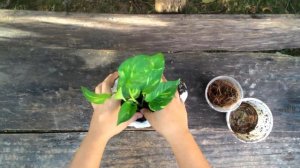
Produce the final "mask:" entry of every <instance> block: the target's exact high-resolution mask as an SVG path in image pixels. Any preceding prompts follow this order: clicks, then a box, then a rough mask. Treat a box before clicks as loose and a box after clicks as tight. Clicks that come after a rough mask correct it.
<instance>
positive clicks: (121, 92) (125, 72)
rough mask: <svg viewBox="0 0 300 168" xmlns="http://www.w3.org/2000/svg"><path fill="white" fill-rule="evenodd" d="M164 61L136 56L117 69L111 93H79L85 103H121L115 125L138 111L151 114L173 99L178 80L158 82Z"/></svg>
mask: <svg viewBox="0 0 300 168" xmlns="http://www.w3.org/2000/svg"><path fill="white" fill-rule="evenodd" d="M164 69H165V59H164V56H163V54H162V53H157V54H155V55H152V56H148V55H136V56H133V57H131V58H128V59H127V60H125V61H124V62H123V63H122V64H121V65H120V66H119V68H118V74H119V78H118V79H117V80H118V82H117V90H116V91H115V92H113V93H112V94H96V93H94V92H92V91H90V90H88V89H87V88H86V87H81V91H82V93H83V95H84V96H85V98H86V99H87V101H89V102H91V103H94V104H103V103H104V102H105V100H106V99H109V98H111V97H112V98H114V99H117V100H121V108H120V111H119V114H118V121H117V124H118V125H119V124H121V123H123V122H125V121H127V120H129V119H130V118H131V117H132V116H133V115H134V114H135V113H136V112H137V111H138V110H139V109H142V108H148V109H150V110H151V111H153V112H155V111H158V110H161V109H163V108H164V107H166V106H167V105H168V104H169V103H170V102H171V100H172V99H173V97H174V95H175V92H176V90H177V87H178V84H179V79H178V80H176V81H167V82H163V81H162V75H163V72H164Z"/></svg>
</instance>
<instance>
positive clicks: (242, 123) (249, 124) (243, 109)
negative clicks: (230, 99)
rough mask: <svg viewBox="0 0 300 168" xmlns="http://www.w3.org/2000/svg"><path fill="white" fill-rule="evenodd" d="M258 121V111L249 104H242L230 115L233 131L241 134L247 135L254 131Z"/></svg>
mask: <svg viewBox="0 0 300 168" xmlns="http://www.w3.org/2000/svg"><path fill="white" fill-rule="evenodd" d="M257 121H258V117H257V113H256V110H255V109H254V108H253V107H252V106H251V105H250V104H248V103H242V104H241V106H240V107H239V108H238V109H236V110H235V111H233V112H232V113H231V114H230V118H229V122H230V127H231V129H232V130H233V131H234V132H236V133H241V134H247V133H249V132H250V131H252V130H254V128H255V127H256V125H257Z"/></svg>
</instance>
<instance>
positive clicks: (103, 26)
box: [0, 10, 300, 52]
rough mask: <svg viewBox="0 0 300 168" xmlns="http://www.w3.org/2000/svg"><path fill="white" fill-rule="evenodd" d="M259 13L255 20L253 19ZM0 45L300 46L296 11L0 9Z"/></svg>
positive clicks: (133, 47) (241, 48)
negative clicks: (252, 13) (186, 12)
mask: <svg viewBox="0 0 300 168" xmlns="http://www.w3.org/2000/svg"><path fill="white" fill-rule="evenodd" d="M257 18H259V19H257ZM0 28H1V34H2V35H1V40H0V42H1V43H0V45H1V44H2V43H3V42H5V43H6V44H9V45H11V46H15V45H20V46H25V47H37V46H39V47H52V48H53V47H66V48H76V49H111V50H119V51H122V50H126V51H128V50H133V51H137V50H138V51H145V50H148V51H163V52H167V51H172V52H174V51H195V50H197V51H199V50H201V51H203V50H226V51H260V50H280V49H285V48H300V17H299V15H258V16H257V17H255V19H253V18H252V17H251V16H248V15H111V14H75V13H74V14H70V15H65V13H50V12H37V11H9V10H0Z"/></svg>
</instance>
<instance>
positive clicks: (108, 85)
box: [101, 72, 118, 93]
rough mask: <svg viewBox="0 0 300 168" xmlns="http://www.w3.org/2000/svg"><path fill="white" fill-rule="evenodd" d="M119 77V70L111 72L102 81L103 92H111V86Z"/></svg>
mask: <svg viewBox="0 0 300 168" xmlns="http://www.w3.org/2000/svg"><path fill="white" fill-rule="evenodd" d="M117 78H118V72H114V73H112V74H109V75H108V76H107V77H106V78H105V80H104V81H103V83H102V89H101V91H102V93H111V88H112V87H113V85H114V83H115V80H116V79H117Z"/></svg>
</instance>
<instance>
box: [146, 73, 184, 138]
mask: <svg viewBox="0 0 300 168" xmlns="http://www.w3.org/2000/svg"><path fill="white" fill-rule="evenodd" d="M163 81H166V79H165V78H164V77H163ZM141 112H142V113H143V114H144V116H145V117H146V119H147V120H148V121H149V122H150V124H151V125H152V127H153V128H154V129H155V130H156V131H157V132H159V133H160V134H161V135H162V136H164V137H165V138H166V139H167V140H171V139H176V138H177V137H178V136H177V135H185V134H186V133H189V129H188V120H187V111H186V109H185V105H184V103H183V102H182V101H181V100H180V97H179V94H178V92H177V91H176V93H175V96H174V98H173V100H172V101H171V102H170V103H169V104H168V105H167V106H166V107H165V108H164V109H162V110H160V111H156V112H151V111H149V110H148V109H142V110H141Z"/></svg>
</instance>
